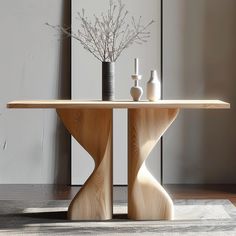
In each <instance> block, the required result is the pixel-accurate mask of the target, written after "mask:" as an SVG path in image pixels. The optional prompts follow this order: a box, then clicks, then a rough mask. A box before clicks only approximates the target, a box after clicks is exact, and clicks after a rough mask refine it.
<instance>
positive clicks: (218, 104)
mask: <svg viewBox="0 0 236 236" xmlns="http://www.w3.org/2000/svg"><path fill="white" fill-rule="evenodd" d="M7 107H8V108H51V109H53V108H54V109H57V108H63V109H65V108H98V109H99V108H102V109H104V108H151V107H152V108H180V109H227V108H230V104H229V103H227V102H223V101H221V100H160V101H158V102H149V101H145V100H143V101H139V102H133V101H128V100H117V101H109V102H107V101H100V100H22V101H12V102H9V103H8V104H7Z"/></svg>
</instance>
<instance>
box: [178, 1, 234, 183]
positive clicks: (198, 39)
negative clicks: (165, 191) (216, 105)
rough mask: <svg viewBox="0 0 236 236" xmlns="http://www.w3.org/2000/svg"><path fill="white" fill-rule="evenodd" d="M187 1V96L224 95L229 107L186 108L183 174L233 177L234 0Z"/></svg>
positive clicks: (214, 179)
mask: <svg viewBox="0 0 236 236" xmlns="http://www.w3.org/2000/svg"><path fill="white" fill-rule="evenodd" d="M185 4H186V12H187V13H186V25H185V36H184V37H185V38H184V41H183V44H184V52H183V61H184V76H183V88H184V90H183V91H184V92H183V93H184V98H185V99H199V98H205V99H216V98H217V99H222V100H225V101H228V102H230V103H231V109H230V110H197V111H194V110H193V111H186V112H184V116H183V117H184V118H183V119H184V122H183V124H185V125H184V127H183V133H184V139H183V144H186V146H184V147H183V148H182V150H184V151H183V152H184V153H183V154H182V161H183V163H184V164H183V170H181V172H182V173H183V175H185V177H184V176H182V178H183V179H186V177H187V180H186V181H187V182H188V181H189V182H195V183H235V182H236V175H235V171H236V161H235V157H236V148H235V140H236V126H235V118H236V110H235V103H236V92H235V91H236V60H235V55H236V12H235V9H236V1H235V0H225V1H222V0H199V1H194V0H192V1H185ZM186 124H187V125H188V126H187V125H186ZM191 178H192V179H191Z"/></svg>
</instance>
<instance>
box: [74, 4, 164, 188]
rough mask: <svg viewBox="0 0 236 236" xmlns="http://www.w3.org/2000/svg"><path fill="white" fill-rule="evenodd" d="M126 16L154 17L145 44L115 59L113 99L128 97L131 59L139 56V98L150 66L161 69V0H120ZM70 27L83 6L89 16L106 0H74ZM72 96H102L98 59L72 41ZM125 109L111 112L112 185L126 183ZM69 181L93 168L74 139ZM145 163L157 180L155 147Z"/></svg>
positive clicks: (83, 177) (80, 181)
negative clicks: (140, 77) (140, 88)
mask: <svg viewBox="0 0 236 236" xmlns="http://www.w3.org/2000/svg"><path fill="white" fill-rule="evenodd" d="M122 2H123V3H125V5H126V9H127V10H128V11H129V17H128V18H127V19H131V16H135V17H136V18H138V17H139V16H142V18H143V21H144V22H149V21H151V20H155V21H156V23H155V24H153V25H152V26H151V27H150V31H151V32H152V36H151V38H150V40H149V42H148V43H146V44H143V45H141V46H140V45H133V46H131V47H130V48H128V49H127V50H125V51H124V53H123V54H122V55H121V57H120V58H119V59H118V60H117V62H116V73H115V74H116V78H115V98H116V99H126V100H127V99H131V96H130V92H129V91H130V88H131V87H132V86H133V81H132V79H131V74H133V73H134V64H133V63H134V58H135V57H139V59H140V73H141V74H142V75H143V79H142V80H141V86H142V87H143V89H144V95H143V97H142V99H145V98H146V89H145V85H146V82H147V81H148V80H149V77H150V71H151V70H152V69H154V68H155V69H157V70H159V69H160V20H159V18H160V1H159V0H148V1H146V0H135V4H134V1H133V0H123V1H122ZM72 3H73V11H72V22H73V29H74V30H76V28H78V21H77V20H76V18H75V17H76V14H77V12H78V11H79V10H80V11H81V9H82V8H84V9H85V11H86V14H88V16H89V17H93V14H94V13H96V14H97V15H100V13H101V12H102V11H106V9H107V6H108V3H109V1H108V0H99V1H94V0H73V1H72ZM72 49H73V52H72V60H73V66H72V67H73V69H72V97H73V98H79V99H101V85H102V81H101V74H102V72H101V62H100V61H98V60H97V59H96V58H94V57H93V56H92V55H91V54H89V53H88V52H87V51H85V50H84V49H83V48H82V47H81V46H80V45H79V43H78V42H76V41H75V40H74V41H73V42H72ZM126 117H127V111H126V110H115V111H114V125H113V127H114V128H113V133H114V139H113V143H114V148H113V150H114V155H113V158H114V165H113V166H114V175H113V176H114V184H127V119H126ZM72 146H73V148H72V152H73V155H72V156H73V158H72V183H73V184H83V183H84V181H85V180H86V179H87V178H88V176H89V175H90V174H91V172H92V170H93V161H92V158H91V157H89V155H88V154H87V153H86V151H84V150H83V149H82V148H81V147H80V146H79V145H76V142H75V141H74V142H73V145H72ZM147 166H148V167H149V168H150V169H151V171H152V173H153V174H154V175H155V176H156V178H158V179H159V175H160V171H159V149H158V147H156V148H155V149H154V150H153V152H152V153H151V155H150V157H149V159H148V160H147Z"/></svg>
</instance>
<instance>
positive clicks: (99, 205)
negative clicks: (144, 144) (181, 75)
mask: <svg viewBox="0 0 236 236" xmlns="http://www.w3.org/2000/svg"><path fill="white" fill-rule="evenodd" d="M57 113H58V115H59V116H60V118H61V120H62V121H63V123H64V125H65V126H66V128H67V129H68V131H69V132H70V134H71V135H73V137H74V138H75V139H76V140H77V141H78V142H79V143H80V145H81V146H82V147H83V148H84V149H85V150H86V151H87V152H88V153H89V154H90V155H91V157H92V158H93V159H94V162H95V168H94V171H93V173H92V174H91V175H90V177H89V178H88V180H87V181H86V182H85V184H84V185H83V187H82V188H81V190H80V191H79V192H78V193H77V194H76V196H75V197H74V199H73V200H72V202H71V204H70V206H69V209H68V218H69V219H71V220H108V219H111V218H112V110H111V109H79V110H78V109H57Z"/></svg>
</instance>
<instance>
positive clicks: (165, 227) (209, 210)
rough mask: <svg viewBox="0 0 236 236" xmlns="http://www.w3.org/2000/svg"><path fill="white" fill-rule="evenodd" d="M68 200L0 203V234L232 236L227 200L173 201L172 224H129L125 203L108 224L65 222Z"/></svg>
mask: <svg viewBox="0 0 236 236" xmlns="http://www.w3.org/2000/svg"><path fill="white" fill-rule="evenodd" d="M68 204H69V201H62V200H55V201H43V202H40V201H13V200H8V201H0V235H41V234H43V235H89V234H92V235H158V236H159V235H163V236H165V235H174V236H175V235H189V236H191V235H200V236H201V235H202V236H205V235H206V236H207V235H210V236H213V235H214V236H218V235H230V236H231V235H236V208H235V207H234V205H233V204H232V203H231V202H230V201H228V200H176V201H174V205H175V220H173V221H132V220H128V219H127V207H126V204H124V203H120V204H116V205H115V206H114V219H113V220H110V221H102V222H101V221H99V222H98V221H97V222H96V221H84V222H81V221H80V222H78V221H77V222H75V221H68V220H66V210H67V207H68Z"/></svg>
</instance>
